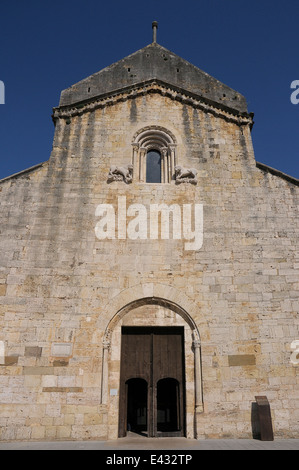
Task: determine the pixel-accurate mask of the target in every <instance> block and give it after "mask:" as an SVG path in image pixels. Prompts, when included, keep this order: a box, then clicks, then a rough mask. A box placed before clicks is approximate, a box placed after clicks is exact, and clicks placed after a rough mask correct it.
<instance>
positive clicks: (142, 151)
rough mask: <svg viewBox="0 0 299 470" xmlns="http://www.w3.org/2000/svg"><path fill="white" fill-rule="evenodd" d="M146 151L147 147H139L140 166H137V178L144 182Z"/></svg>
mask: <svg viewBox="0 0 299 470" xmlns="http://www.w3.org/2000/svg"><path fill="white" fill-rule="evenodd" d="M146 152H147V149H146V148H144V147H141V149H140V168H139V171H140V173H139V180H140V181H141V182H142V183H144V182H145V180H146Z"/></svg>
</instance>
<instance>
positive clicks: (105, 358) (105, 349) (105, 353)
mask: <svg viewBox="0 0 299 470" xmlns="http://www.w3.org/2000/svg"><path fill="white" fill-rule="evenodd" d="M109 348H110V341H107V340H104V341H103V359H102V389H101V405H107V402H108V356H109Z"/></svg>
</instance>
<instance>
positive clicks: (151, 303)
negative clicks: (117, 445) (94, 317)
mask: <svg viewBox="0 0 299 470" xmlns="http://www.w3.org/2000/svg"><path fill="white" fill-rule="evenodd" d="M165 293H167V299H166V298H165V297H163V294H165ZM111 312H115V314H114V315H113V316H111ZM105 315H106V316H109V315H110V316H111V319H110V320H109V322H108V323H107V327H106V330H105V335H104V337H103V353H102V381H101V404H102V406H103V407H107V414H108V436H107V437H108V439H117V437H118V436H120V433H119V425H120V421H121V400H120V397H121V395H122V389H121V388H122V384H121V380H120V378H121V368H122V363H123V361H122V354H121V348H122V342H123V341H122V339H123V338H122V331H123V327H131V326H132V327H144V326H146V325H148V326H151V327H161V326H165V327H177V326H180V327H182V328H183V330H184V347H183V350H184V368H185V374H184V381H185V390H184V395H185V396H184V399H185V401H184V412H185V421H184V426H185V429H184V433H185V436H186V437H188V438H194V437H195V438H196V437H197V436H198V435H199V434H200V433H201V420H200V415H201V414H202V413H203V393H202V372H201V340H200V335H199V329H201V331H202V332H203V338H205V337H206V335H207V332H208V326H207V324H206V323H205V321H204V318H203V316H202V315H201V311H200V310H198V306H197V305H196V304H195V303H193V302H192V300H190V298H189V297H187V296H186V294H185V293H184V292H182V291H178V290H177V289H175V288H173V287H171V286H168V285H164V284H155V283H146V284H141V285H138V286H135V287H134V288H129V289H125V290H124V291H122V292H121V293H120V294H119V295H117V296H115V297H114V298H113V299H112V300H111V301H110V302H109V304H107V305H106V307H105V310H104V312H103V316H105ZM195 318H196V323H195V320H194V319H195ZM132 377H139V378H143V379H144V380H147V378H146V377H144V376H143V375H142V374H141V375H139V374H135V373H134V374H132V375H130V376H127V378H126V380H128V379H130V378H132ZM167 377H168V378H176V376H175V375H173V374H171V373H170V372H168V371H166V372H165V374H164V375H163V376H160V377H158V378H156V382H155V383H154V386H155V387H156V386H157V383H158V381H159V380H160V379H162V378H167ZM126 380H125V381H126ZM147 381H148V380H147ZM155 393H156V390H153V389H152V388H151V386H150V383H149V382H148V394H151V395H150V396H151V398H152V400H153V399H154V398H153V397H154V396H155ZM180 393H181V388H180ZM124 406H125V409H126V404H125V405H124ZM123 429H124V430H125V432H127V430H126V427H124V428H123Z"/></svg>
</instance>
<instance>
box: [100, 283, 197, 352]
mask: <svg viewBox="0 0 299 470" xmlns="http://www.w3.org/2000/svg"><path fill="white" fill-rule="evenodd" d="M144 304H160V305H165V306H166V307H168V308H170V310H173V311H175V312H176V313H178V314H179V315H181V317H182V318H183V319H184V320H185V321H186V322H187V323H188V324H189V325H190V328H191V329H192V330H194V333H195V335H196V339H198V340H200V334H199V331H198V327H197V323H198V322H197V323H195V320H194V318H197V317H198V316H199V314H200V313H201V312H200V310H199V308H198V306H197V304H196V303H195V302H194V301H193V300H192V299H190V298H189V297H188V296H187V295H186V294H185V293H184V292H182V291H180V290H178V289H176V288H174V287H172V286H169V285H167V284H160V283H144V284H138V285H136V286H134V287H132V288H128V289H124V290H123V291H121V292H120V293H119V294H117V295H116V296H115V297H113V298H112V299H111V300H110V302H109V303H108V304H107V305H106V307H105V309H104V312H103V317H104V318H109V317H110V319H109V321H108V323H107V326H106V329H105V334H104V339H103V343H105V342H109V340H110V336H111V331H112V329H113V327H114V326H115V325H116V323H117V322H118V321H119V320H120V319H121V318H122V317H123V316H124V315H126V314H127V313H128V312H129V311H131V310H132V309H133V308H135V307H137V306H138V305H144ZM200 324H201V325H202V329H201V336H202V334H203V332H205V331H206V322H205V320H204V318H203V317H202V315H200Z"/></svg>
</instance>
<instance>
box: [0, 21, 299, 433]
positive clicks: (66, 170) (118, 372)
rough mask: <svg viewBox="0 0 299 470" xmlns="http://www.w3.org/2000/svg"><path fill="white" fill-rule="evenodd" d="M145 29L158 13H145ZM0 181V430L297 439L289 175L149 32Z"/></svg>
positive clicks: (297, 261)
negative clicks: (263, 158)
mask: <svg viewBox="0 0 299 470" xmlns="http://www.w3.org/2000/svg"><path fill="white" fill-rule="evenodd" d="M154 32H155V25H154ZM53 120H54V123H55V136H54V142H53V150H52V153H51V157H50V159H49V161H47V162H44V163H41V164H40V165H37V166H36V167H34V168H30V169H28V170H25V171H23V172H21V173H18V174H16V175H13V176H11V177H8V178H5V179H4V180H1V181H0V204H1V212H0V220H1V225H0V227H1V228H0V243H1V262H0V386H1V389H0V439H1V440H13V439H26V440H27V439H62V440H65V439H80V440H82V439H116V438H118V437H124V436H125V435H126V434H127V432H128V431H131V432H138V433H141V434H144V435H145V436H151V437H163V436H185V437H187V438H197V439H201V438H202V439H203V438H223V437H232V438H243V437H244V438H248V437H252V435H253V431H254V427H255V424H256V423H255V420H256V417H255V413H254V409H255V408H254V403H255V397H256V396H260V395H262V396H267V398H268V400H269V403H270V406H271V413H272V423H273V429H274V434H275V436H277V437H282V438H284V437H297V438H298V437H299V395H298V386H299V375H298V370H299V369H298V367H299V331H298V326H299V319H298V318H299V317H298V310H299V295H298V292H299V276H298V274H299V257H298V256H299V255H298V235H299V222H298V185H299V182H298V180H297V179H295V178H292V177H290V176H287V175H285V174H282V173H280V172H279V171H277V170H274V169H272V168H270V167H267V166H265V165H263V164H261V163H257V162H256V160H255V157H254V151H253V146H252V140H251V129H252V126H253V115H252V114H250V113H248V110H247V104H246V100H245V98H244V97H243V96H242V95H241V94H239V93H238V92H236V91H234V90H232V89H231V88H229V87H227V86H226V85H224V84H222V83H220V82H219V81H218V80H216V79H214V78H213V77H211V76H209V75H208V74H206V73H204V72H202V71H201V70H200V69H198V68H197V67H195V66H194V65H192V64H190V63H188V62H186V61H185V60H184V59H182V58H180V57H178V56H177V55H175V54H174V53H172V52H170V51H168V50H167V49H165V48H164V47H162V46H160V45H159V44H158V43H157V42H156V36H155V34H154V38H153V43H151V44H149V45H148V46H146V47H145V48H143V49H141V50H139V51H137V52H135V53H134V54H132V55H130V56H128V57H126V58H124V59H122V60H120V61H119V62H117V63H116V64H113V65H111V66H110V67H107V68H106V69H104V70H101V71H100V72H98V73H96V74H94V75H92V76H91V77H88V78H86V79H85V80H82V81H81V82H79V83H77V84H75V85H73V86H72V87H70V88H68V89H67V90H64V91H63V92H62V94H61V98H60V103H59V106H58V107H57V108H54V111H53Z"/></svg>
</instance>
